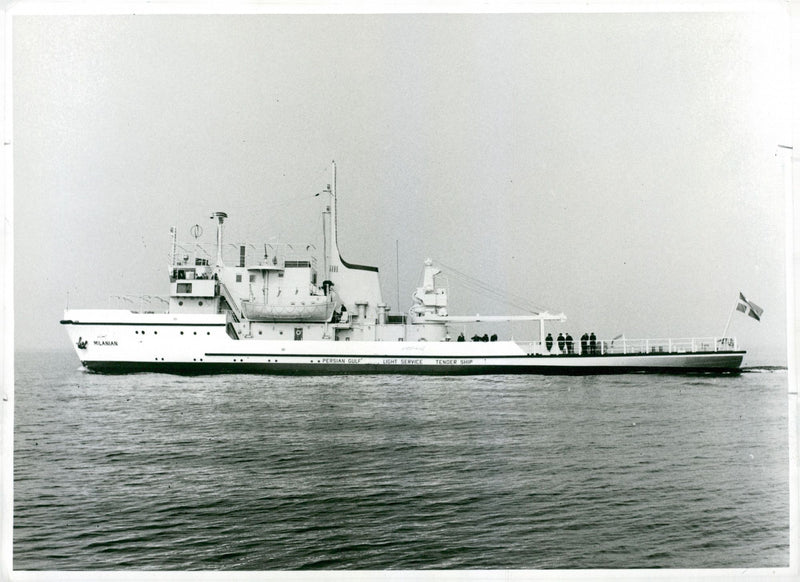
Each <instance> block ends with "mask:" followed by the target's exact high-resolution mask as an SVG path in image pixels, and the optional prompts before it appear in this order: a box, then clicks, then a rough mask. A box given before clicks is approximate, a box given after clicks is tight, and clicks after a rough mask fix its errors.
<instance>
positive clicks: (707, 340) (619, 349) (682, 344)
mask: <svg viewBox="0 0 800 582" xmlns="http://www.w3.org/2000/svg"><path fill="white" fill-rule="evenodd" d="M517 344H518V345H519V346H520V347H521V348H522V349H524V350H525V351H526V352H527V353H529V354H548V353H549V354H550V355H590V356H591V355H596V356H604V355H608V354H623V355H624V354H686V353H697V352H733V351H737V350H738V344H737V342H736V338H733V337H690V338H655V339H628V338H615V339H611V340H596V341H595V344H594V347H592V345H591V344H589V345H586V346H585V348H584V347H582V346H581V342H580V340H578V341H573V344H572V350H571V351H570V350H569V349H568V346H567V345H564V347H563V349H560V348H559V346H558V343H557V340H555V339H554V340H553V346H552V348H551V349H550V351H549V352H548V350H547V346H546V344H545V342H543V341H518V342H517Z"/></svg>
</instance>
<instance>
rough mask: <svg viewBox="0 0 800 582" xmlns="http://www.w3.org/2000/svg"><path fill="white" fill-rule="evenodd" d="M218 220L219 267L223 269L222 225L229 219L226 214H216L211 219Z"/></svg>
mask: <svg viewBox="0 0 800 582" xmlns="http://www.w3.org/2000/svg"><path fill="white" fill-rule="evenodd" d="M215 218H216V219H217V267H222V266H223V264H222V223H223V222H225V219H226V218H228V215H227V214H225V213H224V212H215V213H214V214H212V215H211V219H212V220H213V219H215Z"/></svg>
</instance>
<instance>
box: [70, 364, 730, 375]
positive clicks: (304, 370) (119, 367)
mask: <svg viewBox="0 0 800 582" xmlns="http://www.w3.org/2000/svg"><path fill="white" fill-rule="evenodd" d="M82 364H83V365H84V367H85V368H86V369H87V370H89V371H90V372H94V373H99V374H137V373H155V374H176V375H183V376H202V375H212V374H272V375H283V376H333V375H336V376H340V375H364V374H402V375H414V376H478V375H489V374H494V375H503V374H515V375H548V376H555V375H557V376H596V375H611V374H670V375H700V374H702V375H727V376H731V375H738V374H740V373H741V371H742V370H741V368H740V367H733V368H730V367H720V366H681V367H676V366H652V365H642V366H637V365H625V366H615V365H608V366H548V365H502V366H498V365H491V364H488V365H471V366H447V365H439V366H419V365H401V364H398V365H391V364H297V363H284V364H281V363H260V362H237V363H228V362H114V361H84V362H82Z"/></svg>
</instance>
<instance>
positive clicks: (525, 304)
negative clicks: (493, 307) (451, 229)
mask: <svg viewBox="0 0 800 582" xmlns="http://www.w3.org/2000/svg"><path fill="white" fill-rule="evenodd" d="M437 263H438V264H439V266H440V267H442V268H443V269H444V271H445V272H446V274H447V275H449V276H450V277H453V278H454V279H456V280H457V281H458V282H459V284H460V285H461V286H463V287H465V288H466V289H468V290H470V291H474V292H476V293H478V294H483V295H486V296H489V297H492V298H494V299H496V300H498V301H501V302H502V303H505V304H506V305H510V306H511V307H516V308H517V309H521V310H523V311H527V312H529V313H533V314H538V313H541V312H544V311H550V309H548V308H546V307H544V306H541V305H537V304H535V303H532V302H531V301H530V300H529V299H528V298H527V297H524V296H522V295H518V294H516V293H511V292H505V293H503V292H500V291H497V289H495V287H494V286H493V285H489V284H488V283H485V282H483V281H481V280H480V279H477V278H475V277H472V276H471V275H468V274H467V273H464V272H463V271H460V270H458V269H456V268H455V267H452V266H450V265H446V264H445V263H442V262H441V261H437Z"/></svg>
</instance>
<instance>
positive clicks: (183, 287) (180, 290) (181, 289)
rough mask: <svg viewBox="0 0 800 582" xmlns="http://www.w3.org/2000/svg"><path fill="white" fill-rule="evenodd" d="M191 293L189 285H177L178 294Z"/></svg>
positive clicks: (190, 285)
mask: <svg viewBox="0 0 800 582" xmlns="http://www.w3.org/2000/svg"><path fill="white" fill-rule="evenodd" d="M191 292H192V284H191V283H178V293H191Z"/></svg>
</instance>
